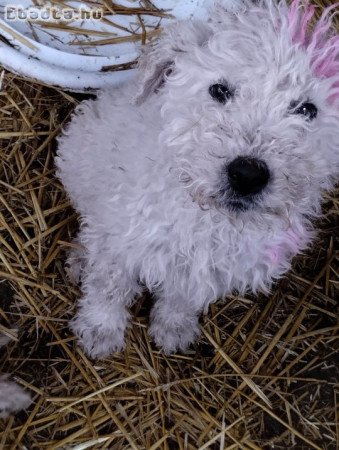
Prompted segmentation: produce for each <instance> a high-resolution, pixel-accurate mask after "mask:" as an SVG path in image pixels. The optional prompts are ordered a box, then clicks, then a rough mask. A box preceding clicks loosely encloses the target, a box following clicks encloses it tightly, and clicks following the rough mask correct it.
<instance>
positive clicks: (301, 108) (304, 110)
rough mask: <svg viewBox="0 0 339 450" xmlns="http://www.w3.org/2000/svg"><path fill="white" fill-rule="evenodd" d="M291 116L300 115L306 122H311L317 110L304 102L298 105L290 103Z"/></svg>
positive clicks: (312, 105) (309, 103) (311, 104)
mask: <svg viewBox="0 0 339 450" xmlns="http://www.w3.org/2000/svg"><path fill="white" fill-rule="evenodd" d="M291 108H292V111H291V112H292V114H302V115H303V116H305V117H306V118H307V119H308V120H313V119H315V118H316V117H317V114H318V108H317V107H316V106H315V105H314V104H313V103H311V102H305V103H302V104H301V105H299V104H298V103H297V102H292V103H291Z"/></svg>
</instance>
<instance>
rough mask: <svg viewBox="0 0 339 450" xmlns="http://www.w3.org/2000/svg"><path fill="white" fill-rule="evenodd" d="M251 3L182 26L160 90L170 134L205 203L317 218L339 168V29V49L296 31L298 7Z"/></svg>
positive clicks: (179, 172)
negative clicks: (323, 54) (236, 10)
mask: <svg viewBox="0 0 339 450" xmlns="http://www.w3.org/2000/svg"><path fill="white" fill-rule="evenodd" d="M268 3H269V2H268ZM249 8H250V9H249V10H248V11H247V12H243V13H239V14H237V15H234V14H230V13H229V12H225V11H222V10H219V12H218V13H217V14H216V15H215V16H214V17H212V19H211V21H210V24H209V26H208V27H207V28H204V29H203V31H202V29H201V28H200V29H197V30H196V31H194V29H193V28H189V29H188V28H187V25H182V27H183V29H182V35H181V40H182V42H185V44H184V48H182V49H181V51H178V49H177V51H176V54H175V58H173V63H172V64H171V66H169V65H167V68H166V71H165V83H164V85H163V86H161V87H159V90H161V93H160V92H159V93H158V95H161V96H162V98H163V101H164V106H163V110H162V113H163V118H164V131H163V134H162V138H163V139H164V141H165V143H166V145H167V147H168V151H169V152H171V154H172V155H173V167H174V168H175V169H176V170H175V171H174V173H175V174H176V176H178V177H179V179H180V181H181V182H182V183H183V185H184V187H185V189H188V190H189V192H190V194H191V196H192V198H193V200H194V201H196V202H197V203H198V204H199V205H200V206H201V207H205V208H206V207H207V208H214V207H215V208H218V209H225V210H228V211H233V212H236V213H237V214H244V213H247V212H248V211H251V212H252V213H253V212H258V213H260V214H261V215H262V214H270V213H273V214H275V215H283V216H285V217H286V216H289V215H290V214H291V212H292V211H293V212H295V211H298V212H299V213H301V214H307V215H310V214H312V213H313V212H317V209H318V208H319V204H320V196H321V193H322V190H323V189H326V188H329V187H330V186H331V183H332V181H333V177H334V176H335V175H336V174H337V172H338V163H339V105H338V101H337V97H338V95H337V94H338V93H337V94H336V92H337V90H338V87H337V86H338V85H336V83H338V70H337V69H338V64H339V63H338V64H337V65H336V63H335V60H336V58H338V48H339V42H338V40H336V39H337V38H338V36H337V37H336V38H332V40H333V43H335V45H336V49H337V50H336V51H337V53H336V54H335V55H334V56H333V52H334V50H333V45H334V44H333V45H332V44H328V42H329V41H324V42H322V43H318V44H317V41H315V40H313V41H312V38H307V37H306V31H305V35H304V34H303V35H302V36H301V37H300V36H299V38H298V39H299V40H298V39H297V38H296V37H295V33H297V32H299V33H300V27H301V22H302V20H303V16H302V15H300V14H299V12H298V11H297V10H296V11H295V14H299V16H300V17H299V16H298V20H299V23H297V22H298V21H297V19H295V21H296V23H295V24H293V23H292V24H291V22H292V21H293V16H288V15H289V14H291V11H288V9H287V7H283V6H280V7H275V6H272V5H266V6H264V7H257V6H251V7H249ZM326 23H327V22H326ZM306 24H307V22H306ZM323 25H324V24H320V26H323ZM304 26H305V24H304ZM293 27H294V28H295V29H294V28H293ZM298 30H299V31H298ZM178 34H179V33H178V32H177V34H176V38H177V39H178V36H177V35H178ZM172 37H173V39H174V36H172ZM185 39H186V40H185ZM322 39H324V36H322ZM304 41H305V45H303V44H304ZM312 42H313V44H312ZM311 45H315V46H316V45H318V47H319V48H318V50H314V49H313V50H312V49H311V50H312V51H311V50H310V46H311ZM321 45H322V46H323V48H322V47H321ZM321 52H328V55H327V60H326V59H325V60H324V61H323V59H322V57H321V54H320V53H321ZM331 52H332V53H331ZM331 57H332V59H331ZM326 64H327V66H328V67H326ZM321 65H323V66H324V67H323V68H321V67H320V66H321ZM169 67H170V70H169ZM321 70H322V72H323V73H322V74H321V73H319V72H321ZM333 70H334V73H332V72H333ZM335 77H337V79H335Z"/></svg>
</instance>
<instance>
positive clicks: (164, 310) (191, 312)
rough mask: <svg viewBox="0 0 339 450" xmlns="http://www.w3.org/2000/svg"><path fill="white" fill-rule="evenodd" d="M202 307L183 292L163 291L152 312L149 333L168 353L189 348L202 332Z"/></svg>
mask: <svg viewBox="0 0 339 450" xmlns="http://www.w3.org/2000/svg"><path fill="white" fill-rule="evenodd" d="M201 310H202V307H199V306H198V305H195V304H194V301H193V299H190V297H189V295H185V294H184V293H183V292H179V291H175V292H173V291H172V292H171V293H168V295H166V291H165V292H162V293H161V295H160V296H158V298H157V300H156V303H155V305H154V307H153V309H152V312H151V326H150V329H149V333H150V335H151V337H152V338H153V339H154V341H155V343H156V344H157V346H159V347H161V348H162V349H163V350H164V352H165V353H166V354H170V353H173V352H175V351H177V350H181V351H184V350H187V348H188V346H189V345H190V344H191V343H192V342H194V341H195V339H196V338H197V336H199V334H200V330H199V321H198V320H199V313H200V312H201Z"/></svg>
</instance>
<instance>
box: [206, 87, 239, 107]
mask: <svg viewBox="0 0 339 450" xmlns="http://www.w3.org/2000/svg"><path fill="white" fill-rule="evenodd" d="M208 92H209V93H210V96H211V97H212V98H213V99H214V100H216V101H217V102H219V103H223V104H225V103H226V102H227V100H229V99H230V98H231V97H233V95H234V91H233V89H231V88H230V87H229V86H227V84H224V83H216V84H212V85H211V86H210V87H209V89H208Z"/></svg>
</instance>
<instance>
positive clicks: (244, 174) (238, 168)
mask: <svg viewBox="0 0 339 450" xmlns="http://www.w3.org/2000/svg"><path fill="white" fill-rule="evenodd" d="M226 171H227V176H228V183H229V185H230V187H231V189H232V191H233V193H234V194H235V195H236V196H237V197H251V196H254V195H256V194H259V193H260V192H261V191H262V190H263V189H264V188H265V186H266V185H267V183H268V181H269V179H270V172H269V170H268V167H267V164H266V163H265V161H262V160H260V159H256V158H250V157H242V156H239V157H238V158H236V159H234V160H233V161H232V162H231V163H230V164H229V165H228V166H227V168H226Z"/></svg>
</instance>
